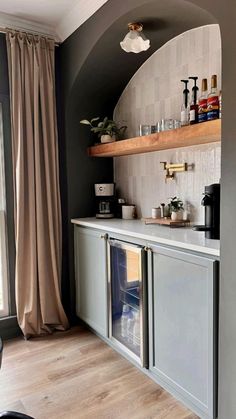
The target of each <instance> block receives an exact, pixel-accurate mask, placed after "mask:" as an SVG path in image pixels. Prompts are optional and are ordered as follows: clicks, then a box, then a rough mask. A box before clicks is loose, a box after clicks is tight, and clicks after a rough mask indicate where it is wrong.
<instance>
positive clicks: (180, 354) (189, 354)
mask: <svg viewBox="0 0 236 419" xmlns="http://www.w3.org/2000/svg"><path fill="white" fill-rule="evenodd" d="M152 250H153V252H152V278H151V282H152V284H151V287H152V296H151V298H152V310H151V311H152V312H151V315H150V321H151V330H152V332H151V339H152V342H151V345H150V346H151V347H152V351H151V356H150V358H151V366H150V368H151V370H152V371H153V373H154V374H156V375H157V376H158V377H159V378H160V379H161V380H162V383H166V384H167V387H168V386H169V389H170V390H172V391H173V393H174V394H176V395H177V396H178V395H180V397H181V396H183V399H184V400H187V401H188V402H189V403H190V405H191V406H195V407H197V409H200V411H201V412H204V415H205V416H204V415H201V417H207V418H208V417H209V418H213V417H214V406H215V394H214V392H215V379H214V373H215V359H214V351H215V346H216V339H215V337H216V330H215V329H216V324H215V322H216V316H215V303H216V301H215V299H216V298H215V290H216V285H217V284H216V281H217V278H214V276H215V275H214V272H215V270H216V264H217V262H215V261H213V260H211V259H207V258H205V257H198V256H195V255H191V254H187V253H183V252H179V251H175V250H169V249H165V248H162V247H152ZM198 411H199V410H198Z"/></svg>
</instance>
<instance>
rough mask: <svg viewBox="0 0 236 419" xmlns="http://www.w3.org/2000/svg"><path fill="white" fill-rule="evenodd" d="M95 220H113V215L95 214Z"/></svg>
mask: <svg viewBox="0 0 236 419" xmlns="http://www.w3.org/2000/svg"><path fill="white" fill-rule="evenodd" d="M96 218H103V219H104V218H114V214H111V213H109V214H96Z"/></svg>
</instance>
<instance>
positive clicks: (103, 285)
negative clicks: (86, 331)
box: [74, 226, 108, 337]
mask: <svg viewBox="0 0 236 419" xmlns="http://www.w3.org/2000/svg"><path fill="white" fill-rule="evenodd" d="M74 241H75V279H76V313H77V315H78V317H80V318H81V319H82V320H84V321H85V322H86V323H87V324H88V325H89V326H91V327H92V328H93V329H94V330H95V331H96V332H98V333H99V334H101V335H102V336H104V337H107V336H108V313H107V306H108V304H107V252H106V235H104V234H103V233H102V232H101V231H97V230H93V229H89V228H83V227H79V226H75V228H74Z"/></svg>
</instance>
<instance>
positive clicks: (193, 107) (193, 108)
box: [189, 76, 199, 125]
mask: <svg viewBox="0 0 236 419" xmlns="http://www.w3.org/2000/svg"><path fill="white" fill-rule="evenodd" d="M189 79H190V80H193V82H194V85H193V88H192V101H191V104H190V112H189V123H190V125H193V124H197V123H198V101H197V94H198V90H199V89H198V86H197V80H198V77H196V76H194V77H189Z"/></svg>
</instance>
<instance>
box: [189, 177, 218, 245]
mask: <svg viewBox="0 0 236 419" xmlns="http://www.w3.org/2000/svg"><path fill="white" fill-rule="evenodd" d="M201 204H202V205H203V206H204V208H205V224H204V225H195V226H193V230H195V231H205V237H206V239H215V240H219V239H220V183H213V184H212V185H209V186H205V193H204V197H203V198H202V202H201Z"/></svg>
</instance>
